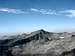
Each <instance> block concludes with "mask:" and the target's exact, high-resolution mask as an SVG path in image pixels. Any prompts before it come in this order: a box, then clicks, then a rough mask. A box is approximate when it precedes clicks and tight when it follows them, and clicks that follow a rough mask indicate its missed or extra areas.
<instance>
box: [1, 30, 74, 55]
mask: <svg viewBox="0 0 75 56" xmlns="http://www.w3.org/2000/svg"><path fill="white" fill-rule="evenodd" d="M0 45H1V46H0V49H1V50H2V52H3V54H1V55H6V56H8V54H9V56H26V55H28V56H75V54H74V53H75V34H74V33H67V32H62V33H53V32H47V31H44V30H43V29H41V30H38V31H34V32H31V33H30V34H25V33H23V34H20V35H19V34H18V35H12V36H9V37H8V39H3V40H0ZM4 48H6V49H4ZM0 53H1V52H0Z"/></svg>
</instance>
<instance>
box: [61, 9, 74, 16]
mask: <svg viewBox="0 0 75 56" xmlns="http://www.w3.org/2000/svg"><path fill="white" fill-rule="evenodd" d="M60 14H64V15H65V16H69V17H75V10H64V11H60Z"/></svg>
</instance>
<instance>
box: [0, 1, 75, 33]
mask: <svg viewBox="0 0 75 56" xmlns="http://www.w3.org/2000/svg"><path fill="white" fill-rule="evenodd" d="M39 29H45V30H47V31H56V32H59V31H75V0H0V33H10V32H11V33H12V32H31V31H35V30H39Z"/></svg>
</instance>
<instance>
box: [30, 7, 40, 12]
mask: <svg viewBox="0 0 75 56" xmlns="http://www.w3.org/2000/svg"><path fill="white" fill-rule="evenodd" d="M30 10H31V11H35V12H39V10H38V9H35V8H31V9H30Z"/></svg>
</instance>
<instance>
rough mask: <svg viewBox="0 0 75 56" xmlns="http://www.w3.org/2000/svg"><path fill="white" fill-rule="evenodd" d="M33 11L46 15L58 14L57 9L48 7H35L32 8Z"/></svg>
mask: <svg viewBox="0 0 75 56" xmlns="http://www.w3.org/2000/svg"><path fill="white" fill-rule="evenodd" d="M30 10H31V11H33V12H38V13H41V14H46V15H57V13H56V11H55V10H51V9H50V10H46V9H35V8H31V9H30Z"/></svg>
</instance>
